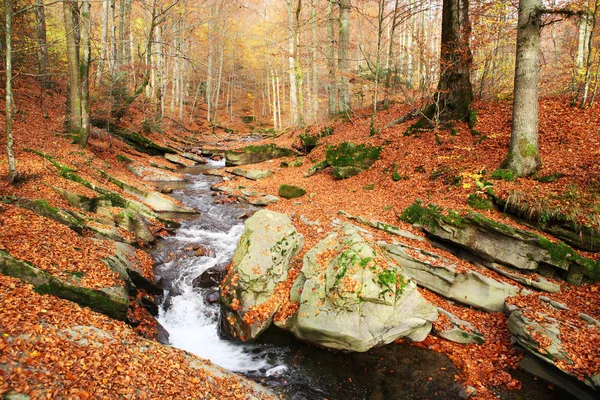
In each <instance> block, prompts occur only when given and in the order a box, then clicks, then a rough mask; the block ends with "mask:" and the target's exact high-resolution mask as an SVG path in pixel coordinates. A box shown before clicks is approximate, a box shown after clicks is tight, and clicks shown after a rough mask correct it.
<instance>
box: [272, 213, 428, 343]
mask: <svg viewBox="0 0 600 400" xmlns="http://www.w3.org/2000/svg"><path fill="white" fill-rule="evenodd" d="M290 301H291V302H292V303H297V304H298V310H297V311H296V312H295V313H294V314H293V315H292V316H291V317H290V318H288V319H286V320H283V321H276V324H277V325H278V326H280V327H281V328H283V329H286V330H288V331H290V332H291V333H292V334H293V335H294V336H296V337H297V338H298V339H300V340H302V341H305V342H309V343H313V344H316V345H319V346H322V347H327V348H331V349H339V350H349V351H356V352H365V351H368V350H369V349H371V348H373V347H375V346H381V345H385V344H388V343H391V342H393V341H395V340H397V339H399V338H406V339H409V340H413V341H421V340H423V339H425V337H427V335H428V334H429V332H430V331H431V326H432V322H433V321H435V320H436V319H437V315H438V314H437V311H436V309H435V307H434V306H432V305H431V304H430V303H429V302H427V301H426V300H425V299H424V298H423V297H422V296H421V294H420V293H419V292H418V291H417V287H416V285H415V283H414V282H413V281H411V280H410V279H409V278H407V277H406V276H405V275H404V273H403V271H402V269H401V267H400V266H399V265H398V264H397V263H396V262H395V261H394V260H393V259H392V258H391V257H389V256H388V255H387V253H386V251H385V250H384V249H382V248H381V247H379V245H377V244H376V243H374V242H373V241H371V240H370V239H368V238H366V237H365V236H364V235H362V234H361V233H360V232H359V230H358V229H357V228H356V227H355V226H353V225H350V224H346V225H344V226H343V227H342V229H341V231H340V232H337V233H332V234H331V235H329V236H328V237H327V238H325V239H324V240H322V241H321V242H319V243H318V244H317V245H316V246H315V247H313V248H312V249H311V250H310V251H309V252H308V253H307V254H306V255H305V256H304V262H303V266H302V270H301V272H300V275H299V276H298V278H297V279H296V281H295V282H294V284H293V286H292V289H291V291H290Z"/></svg>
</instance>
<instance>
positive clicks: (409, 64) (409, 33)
mask: <svg viewBox="0 0 600 400" xmlns="http://www.w3.org/2000/svg"><path fill="white" fill-rule="evenodd" d="M408 4H409V13H410V15H409V17H408V21H407V23H408V25H407V26H406V86H407V87H408V88H409V89H411V88H412V87H413V75H414V60H413V39H414V38H413V33H414V17H413V14H414V12H415V11H414V0H410V1H409V3H408Z"/></svg>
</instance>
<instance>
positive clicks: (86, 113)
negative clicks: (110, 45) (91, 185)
mask: <svg viewBox="0 0 600 400" xmlns="http://www.w3.org/2000/svg"><path fill="white" fill-rule="evenodd" d="M90 8H91V4H90V0H82V1H81V7H80V10H79V11H80V12H79V24H80V28H79V29H80V32H81V33H80V34H81V43H80V46H81V54H80V57H81V59H80V63H79V71H80V73H81V78H80V82H81V132H80V134H79V135H78V137H77V142H78V143H79V144H80V145H81V146H82V147H85V146H86V145H87V142H88V138H89V135H90V129H91V126H90V104H89V100H90V84H89V83H90V80H89V75H90V59H91V47H90Z"/></svg>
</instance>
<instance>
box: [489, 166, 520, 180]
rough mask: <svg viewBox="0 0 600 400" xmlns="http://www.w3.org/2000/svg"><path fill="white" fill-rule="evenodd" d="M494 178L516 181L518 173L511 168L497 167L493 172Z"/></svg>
mask: <svg viewBox="0 0 600 400" xmlns="http://www.w3.org/2000/svg"><path fill="white" fill-rule="evenodd" d="M491 178H492V179H494V180H504V181H510V182H512V181H514V180H516V179H517V174H515V172H514V171H512V170H510V169H497V170H495V171H494V172H492V176H491Z"/></svg>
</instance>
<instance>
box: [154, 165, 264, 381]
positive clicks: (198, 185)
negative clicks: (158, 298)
mask: <svg viewBox="0 0 600 400" xmlns="http://www.w3.org/2000/svg"><path fill="white" fill-rule="evenodd" d="M211 164H212V165H209V167H218V166H222V165H223V164H218V163H215V162H212V163H211ZM188 178H189V179H190V180H191V181H192V182H190V183H188V184H186V185H185V192H179V193H176V195H177V194H178V195H177V196H176V197H178V198H179V199H180V200H182V201H183V202H184V203H186V205H188V206H192V207H194V208H196V209H197V210H198V211H199V212H200V216H199V217H198V218H194V219H189V220H186V221H184V222H183V223H182V226H181V228H179V229H178V230H177V234H176V235H175V236H171V237H168V238H166V239H165V240H166V243H165V244H164V245H163V246H162V247H163V249H162V251H169V252H170V253H172V254H174V257H172V258H173V259H172V260H171V261H168V262H165V263H163V264H161V265H159V267H158V271H159V272H158V273H159V275H162V274H168V275H169V276H170V283H169V287H170V291H171V292H172V294H171V295H170V296H166V297H169V304H168V306H166V304H165V303H166V302H163V304H162V305H161V307H160V312H159V316H158V318H157V319H158V321H159V322H160V324H162V325H163V326H164V328H165V329H166V330H167V331H168V332H169V342H170V344H171V345H172V346H174V347H178V348H180V349H183V350H187V351H189V352H191V353H193V354H195V355H197V356H199V357H202V358H206V359H209V360H211V361H212V362H213V363H215V364H217V365H220V366H221V367H224V368H226V369H229V370H231V371H237V372H251V371H258V370H262V371H264V370H265V369H268V368H269V367H272V366H273V365H270V364H269V363H268V362H267V361H266V360H265V357H264V356H262V357H261V356H259V355H257V354H255V353H256V352H253V351H252V350H254V349H255V347H254V346H250V345H240V344H239V343H233V342H231V341H228V340H223V339H221V338H219V336H218V334H217V323H218V313H219V308H218V306H217V305H213V304H207V303H206V302H205V300H204V298H203V294H205V293H203V291H205V290H208V289H200V288H194V287H193V286H192V281H193V280H194V279H195V278H196V277H198V276H200V275H201V274H202V273H203V272H204V271H206V270H207V269H209V268H211V267H215V266H222V265H225V264H227V263H228V262H229V260H230V259H231V257H232V256H233V253H234V252H235V249H236V247H237V244H238V241H239V238H240V236H241V234H242V232H243V224H242V220H239V219H237V215H235V212H236V209H235V208H233V209H232V208H231V207H229V208H228V207H226V206H223V205H213V204H212V200H213V198H212V196H211V193H210V184H211V182H210V181H209V180H208V179H209V178H204V177H202V175H188ZM237 212H238V213H241V211H239V210H238V211H237ZM190 245H202V246H205V247H207V248H208V249H210V252H211V254H210V255H209V256H207V257H197V256H190V255H189V254H186V253H185V251H184V248H185V247H187V246H190ZM166 295H167V293H166Z"/></svg>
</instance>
